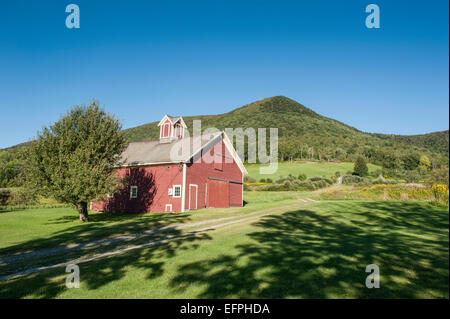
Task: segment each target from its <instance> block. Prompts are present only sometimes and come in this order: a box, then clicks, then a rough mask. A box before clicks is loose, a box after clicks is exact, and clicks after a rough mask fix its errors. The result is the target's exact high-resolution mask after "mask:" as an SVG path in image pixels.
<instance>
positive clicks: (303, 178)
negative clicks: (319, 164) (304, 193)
mask: <svg viewBox="0 0 450 319" xmlns="http://www.w3.org/2000/svg"><path fill="white" fill-rule="evenodd" d="M297 178H298V180H300V181H305V180H306V179H307V177H306V174H303V173H300V174H299V175H298V177H297Z"/></svg>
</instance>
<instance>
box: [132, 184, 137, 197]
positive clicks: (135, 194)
mask: <svg viewBox="0 0 450 319" xmlns="http://www.w3.org/2000/svg"><path fill="white" fill-rule="evenodd" d="M137 195H138V187H137V186H131V187H130V198H137Z"/></svg>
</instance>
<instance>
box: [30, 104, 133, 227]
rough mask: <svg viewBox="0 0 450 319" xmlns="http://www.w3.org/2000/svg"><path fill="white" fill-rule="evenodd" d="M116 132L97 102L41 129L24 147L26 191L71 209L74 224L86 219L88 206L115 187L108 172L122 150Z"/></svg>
mask: <svg viewBox="0 0 450 319" xmlns="http://www.w3.org/2000/svg"><path fill="white" fill-rule="evenodd" d="M120 131H121V125H120V122H119V121H118V120H116V119H115V118H114V117H113V116H112V115H110V114H109V113H106V112H105V111H104V110H103V109H101V108H100V107H99V105H98V102H97V101H93V102H92V103H90V104H89V105H88V106H74V107H73V108H72V109H71V110H70V111H68V113H67V114H65V115H64V116H62V117H61V119H60V120H59V121H57V122H56V123H54V124H53V125H51V126H50V127H44V128H43V130H42V131H41V132H39V133H38V136H37V140H36V141H34V142H33V144H32V146H31V147H30V148H29V154H28V159H27V162H28V163H27V171H26V179H27V184H28V186H31V188H33V189H34V190H36V191H37V192H39V193H41V194H43V195H47V196H48V195H50V196H53V197H54V198H55V199H57V200H58V201H60V202H64V203H70V204H73V205H74V206H75V207H76V208H77V210H78V212H79V214H80V220H82V221H86V220H88V210H87V205H88V203H89V202H90V201H92V200H95V199H100V198H104V197H105V196H106V195H107V194H109V193H112V192H114V191H115V190H117V188H118V187H119V186H120V183H119V178H118V176H117V175H116V174H115V173H114V168H115V167H116V166H117V165H118V164H120V163H119V161H120V157H119V155H120V154H121V153H122V151H123V150H124V148H125V147H126V140H125V138H124V137H123V134H122V133H121V132H120Z"/></svg>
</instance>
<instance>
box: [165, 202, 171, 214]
mask: <svg viewBox="0 0 450 319" xmlns="http://www.w3.org/2000/svg"><path fill="white" fill-rule="evenodd" d="M167 207H169V208H170V210H168V209H167ZM165 211H166V212H172V204H166V208H165Z"/></svg>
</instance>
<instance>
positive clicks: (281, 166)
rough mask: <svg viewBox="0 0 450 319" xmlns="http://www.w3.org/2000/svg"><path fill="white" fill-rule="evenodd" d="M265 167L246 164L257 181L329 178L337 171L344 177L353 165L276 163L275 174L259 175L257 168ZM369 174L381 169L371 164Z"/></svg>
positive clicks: (351, 169) (250, 174)
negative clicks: (288, 178)
mask: <svg viewBox="0 0 450 319" xmlns="http://www.w3.org/2000/svg"><path fill="white" fill-rule="evenodd" d="M263 166H267V165H263V164H246V165H245V167H246V168H247V171H248V175H249V176H251V177H253V178H256V180H257V181H259V180H260V179H261V178H271V179H272V180H275V179H277V178H279V177H280V176H284V177H286V176H288V175H289V174H292V175H294V176H298V175H299V174H300V173H302V174H306V176H307V177H308V178H309V177H314V176H322V177H331V176H333V175H334V173H335V172H337V171H339V172H340V173H341V175H345V174H346V173H347V172H348V171H353V166H354V163H328V162H292V163H284V162H283V163H278V169H277V172H276V173H274V174H270V175H267V174H260V173H259V168H260V167H263ZM367 166H368V168H369V172H372V171H375V170H377V169H381V167H379V166H377V165H373V164H367Z"/></svg>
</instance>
